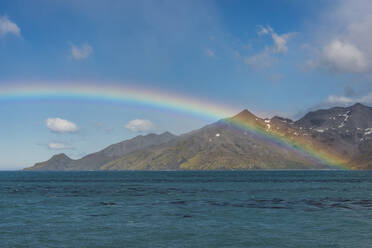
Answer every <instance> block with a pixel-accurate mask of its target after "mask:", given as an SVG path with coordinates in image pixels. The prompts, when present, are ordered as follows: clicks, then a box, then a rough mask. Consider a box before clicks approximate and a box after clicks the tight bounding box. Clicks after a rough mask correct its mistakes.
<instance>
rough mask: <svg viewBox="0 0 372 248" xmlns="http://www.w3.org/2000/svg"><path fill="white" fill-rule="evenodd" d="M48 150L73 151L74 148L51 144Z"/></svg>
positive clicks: (61, 144) (56, 143)
mask: <svg viewBox="0 0 372 248" xmlns="http://www.w3.org/2000/svg"><path fill="white" fill-rule="evenodd" d="M48 148H49V149H50V150H71V149H73V147H72V146H70V145H67V144H65V143H59V142H55V143H49V144H48Z"/></svg>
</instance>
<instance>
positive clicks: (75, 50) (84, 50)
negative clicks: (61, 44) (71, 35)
mask: <svg viewBox="0 0 372 248" xmlns="http://www.w3.org/2000/svg"><path fill="white" fill-rule="evenodd" d="M92 52H93V48H92V47H91V46H90V45H89V44H83V45H81V46H80V47H79V46H76V45H74V44H71V56H72V58H73V59H75V60H82V59H86V58H88V57H89V56H90V55H91V54H92Z"/></svg>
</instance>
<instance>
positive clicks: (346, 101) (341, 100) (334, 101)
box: [325, 92, 372, 105]
mask: <svg viewBox="0 0 372 248" xmlns="http://www.w3.org/2000/svg"><path fill="white" fill-rule="evenodd" d="M325 102H326V103H328V104H331V105H350V104H354V103H364V104H372V92H371V93H368V94H367V95H364V96H360V97H346V96H335V95H330V96H328V98H327V100H326V101H325Z"/></svg>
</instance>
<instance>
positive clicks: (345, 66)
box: [323, 40, 368, 72]
mask: <svg viewBox="0 0 372 248" xmlns="http://www.w3.org/2000/svg"><path fill="white" fill-rule="evenodd" d="M323 62H324V64H325V65H326V66H328V67H329V69H331V70H332V71H336V72H363V71H365V70H366V69H367V67H368V65H367V60H366V58H365V56H364V54H363V52H362V51H360V50H359V49H358V48H357V47H355V46H354V45H352V44H351V43H346V42H342V41H340V40H333V41H331V42H330V43H329V44H328V45H326V46H325V47H324V48H323Z"/></svg>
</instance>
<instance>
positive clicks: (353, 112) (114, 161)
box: [27, 104, 372, 170]
mask: <svg viewBox="0 0 372 248" xmlns="http://www.w3.org/2000/svg"><path fill="white" fill-rule="evenodd" d="M236 123H239V124H243V125H247V126H249V127H252V128H255V129H256V130H259V132H261V133H264V134H267V135H271V136H275V137H282V139H285V140H288V141H291V142H292V141H293V144H296V142H297V143H299V144H305V145H306V146H308V147H309V148H311V149H314V150H319V151H322V152H323V153H324V154H331V155H332V154H333V155H334V156H335V157H340V158H341V157H342V158H343V159H344V160H343V161H345V164H344V165H345V166H348V167H349V168H353V169H372V165H371V164H372V163H371V158H372V155H371V154H372V152H371V151H372V108H371V107H367V106H365V105H362V104H354V105H352V106H350V107H333V108H329V109H320V110H316V111H311V112H309V113H307V114H305V115H304V116H303V117H302V118H300V119H299V120H297V121H292V120H290V119H287V118H283V117H279V116H274V117H272V118H271V119H269V118H260V117H257V116H255V115H254V114H253V113H251V112H250V111H248V110H247V109H244V110H243V111H241V112H240V113H238V114H237V115H235V116H232V117H230V118H225V119H221V120H219V121H217V122H215V123H212V124H209V125H206V126H204V127H202V128H200V129H197V130H194V131H191V132H189V133H186V134H183V135H180V136H174V135H172V134H170V133H163V134H161V135H163V137H166V138H165V139H156V138H154V137H157V136H156V135H155V134H149V135H146V136H137V137H135V138H133V139H131V140H132V141H133V140H137V141H138V140H141V139H150V140H151V142H147V143H151V144H148V145H145V146H141V145H137V146H134V147H133V146H132V148H131V149H126V150H125V152H123V150H120V149H119V152H118V153H115V152H113V151H111V153H110V152H109V154H111V156H107V154H105V152H108V151H110V149H111V148H112V147H117V145H118V144H122V143H123V142H124V143H126V142H129V141H131V140H127V141H123V142H119V143H117V144H114V145H111V146H108V147H107V148H105V149H103V150H101V151H99V152H97V153H93V154H89V155H87V156H85V157H83V158H81V159H80V160H71V159H70V158H68V157H67V156H66V155H65V156H62V155H61V154H59V155H55V156H57V157H55V156H53V157H52V158H51V159H49V160H47V161H45V162H42V163H37V164H35V165H34V166H33V167H30V168H27V169H28V170H42V169H46V170H48V169H51V170H57V169H59V170H213V169H329V168H332V167H330V166H329V164H326V163H324V162H320V161H317V160H314V159H313V158H312V157H310V156H307V155H303V154H302V155H301V154H299V153H298V151H296V150H295V149H291V148H290V147H285V146H280V145H277V144H275V142H274V143H270V142H267V141H265V140H262V139H261V138H260V137H258V136H256V135H255V134H254V132H253V133H252V132H249V130H248V131H247V130H244V129H242V128H239V127H237V125H236ZM370 134H371V135H370ZM154 135H155V136H154ZM141 137H146V138H141ZM140 143H141V142H140ZM110 147H111V148H110ZM114 150H115V149H114ZM115 151H117V149H116V150H115ZM104 155H106V156H104ZM102 156H103V157H102ZM82 161H83V162H82Z"/></svg>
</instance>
